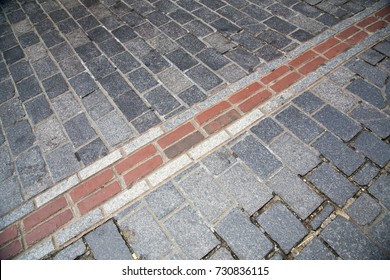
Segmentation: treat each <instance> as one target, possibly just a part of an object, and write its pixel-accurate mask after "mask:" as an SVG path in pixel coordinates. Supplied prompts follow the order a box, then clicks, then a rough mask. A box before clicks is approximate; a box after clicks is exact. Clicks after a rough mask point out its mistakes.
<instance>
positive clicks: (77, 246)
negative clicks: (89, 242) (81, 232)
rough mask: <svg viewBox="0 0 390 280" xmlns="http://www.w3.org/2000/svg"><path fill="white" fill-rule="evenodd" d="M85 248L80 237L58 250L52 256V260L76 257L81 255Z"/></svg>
mask: <svg viewBox="0 0 390 280" xmlns="http://www.w3.org/2000/svg"><path fill="white" fill-rule="evenodd" d="M86 250H87V248H86V247H85V244H84V243H83V240H82V239H79V240H77V241H76V242H74V243H73V244H71V245H69V246H67V247H65V248H64V249H62V250H61V251H59V252H58V253H57V254H56V255H55V256H54V258H53V260H74V259H76V258H77V257H79V256H81V255H83V254H84V253H85V252H86Z"/></svg>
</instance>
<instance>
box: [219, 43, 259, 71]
mask: <svg viewBox="0 0 390 280" xmlns="http://www.w3.org/2000/svg"><path fill="white" fill-rule="evenodd" d="M226 56H227V57H229V58H230V59H231V60H233V61H234V62H236V63H237V64H238V65H240V66H241V67H242V68H243V69H244V70H246V71H249V72H250V71H252V70H253V69H255V67H256V66H258V65H259V63H260V60H259V59H258V58H257V57H256V56H254V55H253V54H251V53H250V52H248V51H246V50H245V49H243V48H240V47H238V48H235V49H233V50H231V51H229V52H228V53H227V54H226Z"/></svg>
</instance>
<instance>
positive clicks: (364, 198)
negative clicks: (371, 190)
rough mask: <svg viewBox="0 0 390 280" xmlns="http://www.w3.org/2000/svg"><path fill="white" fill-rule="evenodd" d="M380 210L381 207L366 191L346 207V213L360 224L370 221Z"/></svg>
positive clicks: (363, 224) (366, 223)
mask: <svg viewBox="0 0 390 280" xmlns="http://www.w3.org/2000/svg"><path fill="white" fill-rule="evenodd" d="M381 211H382V208H381V206H380V205H379V204H378V202H376V201H375V199H373V198H372V197H371V196H369V195H368V194H366V193H362V195H361V196H359V198H358V199H357V200H356V201H355V202H354V203H353V204H352V205H351V206H349V207H348V209H347V213H348V215H350V216H351V217H352V219H354V220H355V221H356V222H357V223H358V224H359V225H362V226H365V225H368V224H370V223H372V222H373V221H374V219H375V218H376V217H378V215H379V214H380V213H381Z"/></svg>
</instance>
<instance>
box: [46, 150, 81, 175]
mask: <svg viewBox="0 0 390 280" xmlns="http://www.w3.org/2000/svg"><path fill="white" fill-rule="evenodd" d="M46 162H47V165H48V166H49V169H50V171H51V174H52V177H53V180H54V181H55V182H58V181H60V180H61V179H64V178H66V177H67V176H69V175H71V174H73V173H74V172H76V171H77V170H78V169H79V166H80V164H79V162H78V161H77V159H76V157H75V155H74V152H73V150H72V148H71V146H70V145H69V144H67V145H65V146H62V147H60V148H57V149H55V150H54V151H52V152H51V153H49V154H48V155H47V156H46Z"/></svg>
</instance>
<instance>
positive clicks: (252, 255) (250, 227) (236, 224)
mask: <svg viewBox="0 0 390 280" xmlns="http://www.w3.org/2000/svg"><path fill="white" fill-rule="evenodd" d="M216 231H217V233H218V234H219V235H220V236H221V237H222V238H223V239H224V240H225V241H226V242H227V243H228V245H229V247H230V248H231V249H232V250H233V251H234V253H235V254H237V256H238V258H240V259H248V260H255V259H257V260H258V259H263V258H264V257H265V255H266V254H267V253H268V252H269V251H270V250H271V249H272V247H273V246H272V243H271V242H270V241H269V240H268V239H267V238H266V237H265V235H264V234H263V233H262V232H261V231H260V230H259V229H258V228H257V227H256V226H255V225H254V224H252V223H251V222H250V220H249V218H248V217H246V216H245V215H244V214H243V213H242V212H241V211H240V210H238V209H234V210H232V211H231V212H230V213H229V215H228V216H226V217H225V218H224V219H223V220H222V221H221V222H220V223H219V224H218V225H217V226H216Z"/></svg>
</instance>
